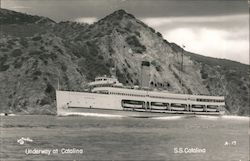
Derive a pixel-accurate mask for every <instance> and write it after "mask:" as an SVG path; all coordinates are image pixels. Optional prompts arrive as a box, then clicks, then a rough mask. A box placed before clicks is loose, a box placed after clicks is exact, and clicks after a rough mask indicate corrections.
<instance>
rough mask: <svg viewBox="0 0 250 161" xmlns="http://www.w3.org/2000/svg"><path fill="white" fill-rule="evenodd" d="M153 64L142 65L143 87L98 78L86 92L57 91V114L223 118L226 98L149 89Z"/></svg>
mask: <svg viewBox="0 0 250 161" xmlns="http://www.w3.org/2000/svg"><path fill="white" fill-rule="evenodd" d="M149 80H150V62H148V61H142V63H141V85H140V86H124V85H123V84H122V83H120V82H119V80H118V79H117V78H116V76H115V74H113V75H111V76H106V75H104V76H99V77H96V78H95V80H94V81H93V82H90V83H88V85H87V88H86V90H84V91H64V90H57V91H56V104H57V115H58V116H67V115H81V114H84V113H85V114H86V113H101V114H113V115H125V116H142V117H144V116H147V117H149V116H164V115H169V114H170V115H174V114H191V115H222V114H224V113H225V111H224V109H225V98H224V96H209V95H197V94H177V93H171V92H169V91H166V90H156V89H154V88H150V87H149V84H150V83H149Z"/></svg>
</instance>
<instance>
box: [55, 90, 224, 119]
mask: <svg viewBox="0 0 250 161" xmlns="http://www.w3.org/2000/svg"><path fill="white" fill-rule="evenodd" d="M127 100H131V102H128V101H127ZM56 101H57V114H58V115H61V116H63V115H70V114H80V113H85V112H86V110H88V112H94V113H95V112H97V111H98V110H99V111H100V110H104V111H105V113H106V114H109V113H118V114H120V113H122V114H123V115H131V114H132V115H134V114H138V112H140V115H155V114H152V113H158V114H178V113H182V114H183V113H184V114H205V115H209V114H211V115H218V114H221V112H216V111H209V112H205V111H199V110H198V111H194V110H193V111H189V109H188V108H186V107H172V106H171V107H165V106H160V105H158V104H157V105H152V104H151V103H150V102H162V103H163V104H164V105H165V104H169V105H170V103H169V102H174V101H175V102H174V103H176V104H182V105H183V104H184V103H187V102H186V101H183V100H166V99H164V100H163V99H159V98H148V97H136V96H129V95H111V94H100V93H89V92H72V91H56ZM140 102H142V103H141V104H140ZM188 103H190V102H188ZM191 103H192V102H191ZM135 112H137V113H135ZM145 112H146V113H145ZM142 113H143V114H142ZM148 113H150V114H148Z"/></svg>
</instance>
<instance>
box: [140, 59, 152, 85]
mask: <svg viewBox="0 0 250 161" xmlns="http://www.w3.org/2000/svg"><path fill="white" fill-rule="evenodd" d="M149 81H150V62H149V61H142V62H141V88H149Z"/></svg>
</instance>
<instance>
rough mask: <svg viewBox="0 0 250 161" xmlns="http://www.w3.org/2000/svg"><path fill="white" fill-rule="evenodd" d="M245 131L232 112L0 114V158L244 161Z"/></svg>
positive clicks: (246, 149)
mask: <svg viewBox="0 0 250 161" xmlns="http://www.w3.org/2000/svg"><path fill="white" fill-rule="evenodd" d="M249 131H250V130H249V118H248V117H234V116H223V117H218V116H186V115H176V116H168V117H155V118H132V117H109V116H108V115H104V116H102V115H100V116H98V115H94V116H93V115H90V116H68V117H57V116H32V115H30V116H1V153H0V154H1V155H0V157H1V160H3V161H8V160H21V161H25V160H68V161H69V160H169V161H170V160H171V161H182V160H183V161H189V160H190V161H196V160H197V161H215V160H216V161H217V160H218V161H219V160H221V161H231V160H232V161H247V160H249ZM20 140H23V142H22V141H20ZM22 143H23V144H22ZM67 149H68V150H67ZM31 150H33V151H31ZM35 150H37V151H35ZM38 150H40V151H38ZM49 151H50V153H49ZM35 152H36V153H37V154H35Z"/></svg>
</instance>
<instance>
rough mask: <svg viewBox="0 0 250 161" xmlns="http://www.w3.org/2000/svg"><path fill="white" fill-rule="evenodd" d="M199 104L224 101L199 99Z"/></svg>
mask: <svg viewBox="0 0 250 161" xmlns="http://www.w3.org/2000/svg"><path fill="white" fill-rule="evenodd" d="M197 101H198V102H224V100H216V99H197Z"/></svg>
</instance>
